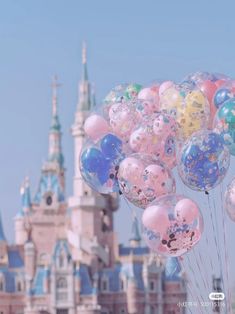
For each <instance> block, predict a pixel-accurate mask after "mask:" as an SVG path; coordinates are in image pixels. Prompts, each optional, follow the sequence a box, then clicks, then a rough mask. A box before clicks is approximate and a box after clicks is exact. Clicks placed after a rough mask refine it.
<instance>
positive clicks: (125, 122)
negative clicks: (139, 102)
mask: <svg viewBox="0 0 235 314" xmlns="http://www.w3.org/2000/svg"><path fill="white" fill-rule="evenodd" d="M109 117H110V126H111V128H112V130H113V132H114V133H115V134H117V135H119V136H120V137H121V138H126V137H129V136H130V134H131V131H132V130H133V129H134V128H135V126H136V124H137V123H138V121H139V119H140V117H139V114H138V113H137V112H136V111H135V108H134V107H131V106H128V105H127V104H123V103H120V104H114V105H112V106H111V107H110V110H109Z"/></svg>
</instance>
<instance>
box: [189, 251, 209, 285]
mask: <svg viewBox="0 0 235 314" xmlns="http://www.w3.org/2000/svg"><path fill="white" fill-rule="evenodd" d="M192 251H193V255H194V259H195V261H196V265H197V268H198V271H199V274H200V275H201V278H202V281H203V285H204V288H205V290H207V289H208V287H209V285H206V282H205V278H204V274H202V269H201V267H200V265H199V262H198V257H197V256H196V253H195V249H192ZM202 265H203V264H202Z"/></svg>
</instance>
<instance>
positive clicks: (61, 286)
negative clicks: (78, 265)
mask: <svg viewBox="0 0 235 314" xmlns="http://www.w3.org/2000/svg"><path fill="white" fill-rule="evenodd" d="M67 286H68V284H67V280H66V278H64V277H60V278H58V279H57V282H56V287H57V288H58V289H66V288H67Z"/></svg>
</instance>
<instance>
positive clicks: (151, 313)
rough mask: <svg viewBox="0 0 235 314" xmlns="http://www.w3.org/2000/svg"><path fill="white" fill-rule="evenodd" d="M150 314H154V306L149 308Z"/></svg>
mask: <svg viewBox="0 0 235 314" xmlns="http://www.w3.org/2000/svg"><path fill="white" fill-rule="evenodd" d="M150 314H155V308H154V306H151V307H150Z"/></svg>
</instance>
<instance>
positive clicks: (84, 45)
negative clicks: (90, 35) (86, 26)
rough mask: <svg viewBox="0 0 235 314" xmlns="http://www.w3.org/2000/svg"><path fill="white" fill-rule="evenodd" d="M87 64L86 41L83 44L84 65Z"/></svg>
mask: <svg viewBox="0 0 235 314" xmlns="http://www.w3.org/2000/svg"><path fill="white" fill-rule="evenodd" d="M86 62H87V51H86V42H85V41H84V42H83V44H82V64H86Z"/></svg>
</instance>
